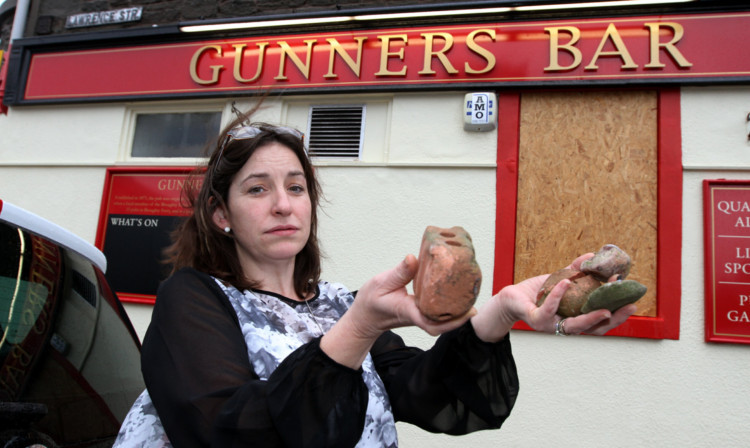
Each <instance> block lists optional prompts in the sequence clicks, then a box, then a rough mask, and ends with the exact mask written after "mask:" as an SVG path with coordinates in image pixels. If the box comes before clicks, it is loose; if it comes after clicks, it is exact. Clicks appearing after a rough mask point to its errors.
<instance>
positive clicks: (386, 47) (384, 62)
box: [375, 34, 408, 76]
mask: <svg viewBox="0 0 750 448" xmlns="http://www.w3.org/2000/svg"><path fill="white" fill-rule="evenodd" d="M378 39H380V41H381V47H380V70H378V71H377V73H375V76H405V75H406V67H403V68H402V69H401V70H400V71H397V72H393V71H390V70H388V59H389V58H391V57H394V56H395V57H397V58H399V59H401V60H402V61H403V59H404V48H406V44H407V43H408V38H407V36H406V34H394V35H387V36H378ZM393 39H400V40H402V41H403V42H404V46H403V47H401V49H399V50H397V51H395V52H392V51H390V49H391V40H393Z"/></svg>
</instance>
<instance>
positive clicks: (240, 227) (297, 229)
mask: <svg viewBox="0 0 750 448" xmlns="http://www.w3.org/2000/svg"><path fill="white" fill-rule="evenodd" d="M311 209H312V206H311V202H310V196H309V194H308V191H307V180H306V178H305V175H304V172H303V170H302V164H301V163H300V161H299V159H298V158H297V156H296V155H295V154H294V152H292V150H291V149H289V148H288V147H286V146H284V145H282V144H280V143H277V142H274V143H270V144H268V145H265V146H261V147H259V148H257V149H256V150H255V152H254V153H253V155H252V156H251V157H250V159H248V161H247V162H246V163H245V165H244V166H243V167H242V169H241V170H240V171H239V172H238V173H237V174H236V175H235V177H234V179H233V180H232V184H231V185H230V187H229V195H228V201H227V209H224V208H220V209H217V210H216V212H215V213H214V222H215V223H216V225H218V226H219V227H220V228H222V229H223V228H224V227H227V226H229V227H230V228H231V229H232V234H233V237H234V239H235V244H236V246H237V253H238V256H239V259H240V263H241V264H242V266H243V269H247V268H248V267H249V266H253V265H258V266H262V265H264V264H267V263H271V264H273V263H283V262H290V261H291V262H293V261H294V257H295V256H296V255H297V254H298V253H299V252H300V251H301V250H302V248H303V247H304V246H305V244H306V243H307V240H308V238H309V237H310V219H311ZM248 263H250V265H248Z"/></svg>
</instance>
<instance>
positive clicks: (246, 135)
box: [214, 124, 305, 170]
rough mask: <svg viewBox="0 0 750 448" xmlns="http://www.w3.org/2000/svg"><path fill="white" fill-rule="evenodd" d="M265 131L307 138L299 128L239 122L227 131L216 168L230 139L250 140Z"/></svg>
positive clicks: (301, 138)
mask: <svg viewBox="0 0 750 448" xmlns="http://www.w3.org/2000/svg"><path fill="white" fill-rule="evenodd" d="M264 132H266V133H269V134H286V135H291V136H292V137H295V138H298V139H300V140H301V141H303V142H304V140H305V134H303V133H302V132H300V131H299V130H297V129H294V128H290V127H286V126H252V125H248V124H239V125H237V126H235V127H233V128H232V129H230V130H229V131H227V135H226V137H225V138H224V141H223V142H222V144H221V148H220V149H219V156H218V157H217V158H216V162H215V163H214V170H216V167H218V166H219V161H220V160H221V158H222V156H223V155H224V148H226V147H227V145H228V144H229V142H230V141H232V140H248V139H251V138H255V137H257V136H258V135H260V134H262V133H264Z"/></svg>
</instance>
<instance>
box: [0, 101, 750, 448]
mask: <svg viewBox="0 0 750 448" xmlns="http://www.w3.org/2000/svg"><path fill="white" fill-rule="evenodd" d="M462 97H463V95H462V94H457V93H456V94H451V93H445V94H436V93H429V94H423V95H421V94H410V95H404V94H399V95H395V96H394V97H393V101H392V102H391V103H390V105H389V106H388V107H387V108H386V109H385V112H384V113H385V114H386V115H387V116H389V117H390V118H391V120H390V123H391V127H390V128H388V129H382V128H381V129H379V130H378V133H379V134H382V135H383V143H382V144H383V145H384V147H385V148H388V156H387V157H384V158H383V160H381V161H379V162H377V163H372V164H365V166H352V165H351V164H343V165H341V166H324V167H321V168H320V176H321V181H322V184H323V188H324V191H325V194H326V198H327V202H325V203H324V213H323V214H322V216H321V238H322V241H323V248H324V251H325V252H326V254H327V256H328V258H327V259H326V260H325V264H324V269H325V273H324V275H325V277H326V278H328V279H335V280H336V281H341V282H343V283H345V284H347V285H348V286H349V287H350V288H352V289H355V288H357V287H359V285H361V283H362V282H363V281H365V280H366V279H367V278H368V277H369V276H371V275H373V274H375V273H377V272H379V271H381V270H383V269H387V268H389V267H391V266H393V265H395V264H396V263H397V262H398V261H399V260H400V259H401V257H403V256H404V255H405V254H407V253H410V252H411V253H415V252H416V251H417V250H418V245H419V241H420V238H421V233H422V231H423V229H424V226H426V225H428V224H432V225H439V226H451V225H462V226H464V227H465V228H466V229H467V230H468V231H469V232H470V233H471V235H472V237H473V238H474V242H475V245H476V247H477V252H478V257H479V263H480V265H481V267H482V270H483V272H484V274H485V279H486V280H485V284H484V285H483V287H482V291H481V295H480V305H481V303H482V302H484V301H485V300H486V299H487V298H488V297H489V294H490V289H491V285H490V283H491V280H490V279H491V277H492V270H493V245H494V207H495V199H494V197H495V196H494V195H495V178H494V172H495V171H494V167H493V164H494V139H495V135H494V133H490V134H485V135H475V134H471V135H467V134H466V133H464V132H463V131H462V128H461V124H460V117H458V116H456V114H457V113H458V112H460V101H461V100H462ZM303 100H305V101H307V100H306V99H303ZM749 100H750V88H747V87H738V86H733V87H722V88H715V87H712V88H698V87H695V88H684V89H683V94H682V123H683V125H682V129H683V163H684V165H685V172H684V176H683V180H684V182H683V184H684V191H683V229H682V230H683V244H682V247H683V254H682V257H683V258H682V297H681V299H682V311H681V317H680V325H681V328H680V339H679V340H647V339H631V338H614V337H612V338H609V337H606V338H605V337H592V336H580V337H568V338H560V337H555V336H552V335H547V334H537V333H532V332H524V331H514V332H513V333H512V335H511V340H512V343H513V348H514V353H515V355H516V362H517V365H518V369H519V372H520V376H521V394H520V396H519V399H518V402H517V404H516V407H515V409H514V411H513V414H512V415H511V417H510V418H509V419H508V421H507V422H506V423H505V425H504V427H503V428H502V429H501V430H499V431H485V432H480V433H477V434H472V435H468V436H464V437H458V438H457V437H450V436H444V435H433V434H429V433H425V432H424V431H421V430H419V429H417V428H414V427H412V426H410V425H407V424H399V433H400V441H401V446H402V447H405V448H427V447H461V448H464V447H466V446H479V447H490V446H506V447H539V446H555V447H628V448H631V447H673V446H674V447H676V446H680V447H708V446H711V447H714V446H716V447H742V446H747V443H748V440H750V425H748V424H747V417H748V414H749V413H750V405H748V396H749V395H748V391H749V390H750V388H749V387H748V380H747V372H749V371H750V346H746V345H736V344H707V343H706V342H704V340H703V338H704V336H703V323H704V321H703V318H704V312H703V300H704V297H703V229H702V224H701V222H702V221H701V219H702V213H703V211H702V207H703V206H702V191H701V182H702V180H703V179H714V178H721V177H726V178H742V179H748V178H750V170H748V168H750V146H748V144H747V137H746V135H745V134H744V133H745V121H744V120H745V117H746V115H747V113H748V112H750V101H749ZM124 109H125V107H124V106H123V105H107V106H103V105H102V106H85V107H84V106H81V107H75V108H36V107H34V108H14V109H11V111H10V114H9V115H8V116H6V117H0V135H2V139H1V140H0V198H3V199H5V200H8V201H10V202H14V203H16V204H17V205H20V206H22V207H25V208H28V209H30V210H31V211H33V212H35V213H38V214H40V215H42V216H44V217H46V218H49V219H51V220H53V221H55V222H58V223H59V224H62V225H63V226H65V227H68V228H70V229H71V230H73V231H74V232H76V233H78V234H79V235H81V236H83V237H84V238H85V239H87V240H89V241H92V242H93V240H94V236H95V232H96V224H97V218H98V212H99V210H98V209H99V202H100V199H101V191H102V185H103V180H104V169H105V166H107V165H109V164H112V163H114V162H115V161H117V160H118V157H119V156H118V154H119V153H118V149H119V145H120V140H121V137H122V136H121V133H122V132H121V130H122V129H125V128H126V127H127V126H126V125H125V121H126V116H127V114H126V113H124V112H123V110H124ZM92 112H93V113H92ZM264 113H266V114H267V119H268V120H269V121H274V120H276V118H278V120H281V119H282V118H286V119H290V118H292V117H294V116H295V112H294V110H293V108H292V109H289V108H285V107H281V106H277V105H272V106H271V107H270V108H269V109H267V110H266V111H265V112H264ZM501 119H502V117H501ZM292 121H294V120H292ZM40 123H43V125H40ZM294 124H297V125H298V126H299V125H300V124H298V123H294ZM433 155H434V156H435V157H433ZM467 161H468V162H470V163H468V164H466V162H467ZM436 162H439V164H435V163H436ZM121 163H122V162H121ZM551 225H554V223H551ZM126 309H127V310H128V313H129V314H130V316H131V318H132V319H133V322H134V324H135V326H136V328H137V330H138V332H139V334H141V335H143V334H144V332H145V329H146V327H147V325H148V321H149V316H150V307H149V306H138V305H126ZM401 334H403V335H404V337H405V338H406V339H407V340H408V341H409V342H411V343H413V344H415V345H419V346H423V347H427V346H429V344H430V343H431V341H432V338H430V337H428V336H425V335H423V334H420V332H418V331H416V330H402V331H401Z"/></svg>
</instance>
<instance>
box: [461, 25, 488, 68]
mask: <svg viewBox="0 0 750 448" xmlns="http://www.w3.org/2000/svg"><path fill="white" fill-rule="evenodd" d="M479 33H482V34H486V35H488V36H490V39H492V41H493V42H494V41H495V30H474V31H472V32H471V33H469V35H468V36H466V46H467V47H469V50H471V51H473V52H474V53H476V54H478V55H479V56H481V57H483V58H484V60H485V61H487V65H485V67H484V68H483V69H480V70H475V69H473V68H471V67H470V66H469V63H468V62H466V63H465V64H464V70H465V71H466V73H471V74H475V75H479V74H482V73H487V72H489V71H490V70H492V69H493V68H495V63H496V60H495V55H494V54H492V52H491V51H489V50H487V49H486V48H483V47H482V46H480V45H479V44H478V43H477V42H476V41H475V40H474V39H475V38H476V36H477V34H479Z"/></svg>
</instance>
